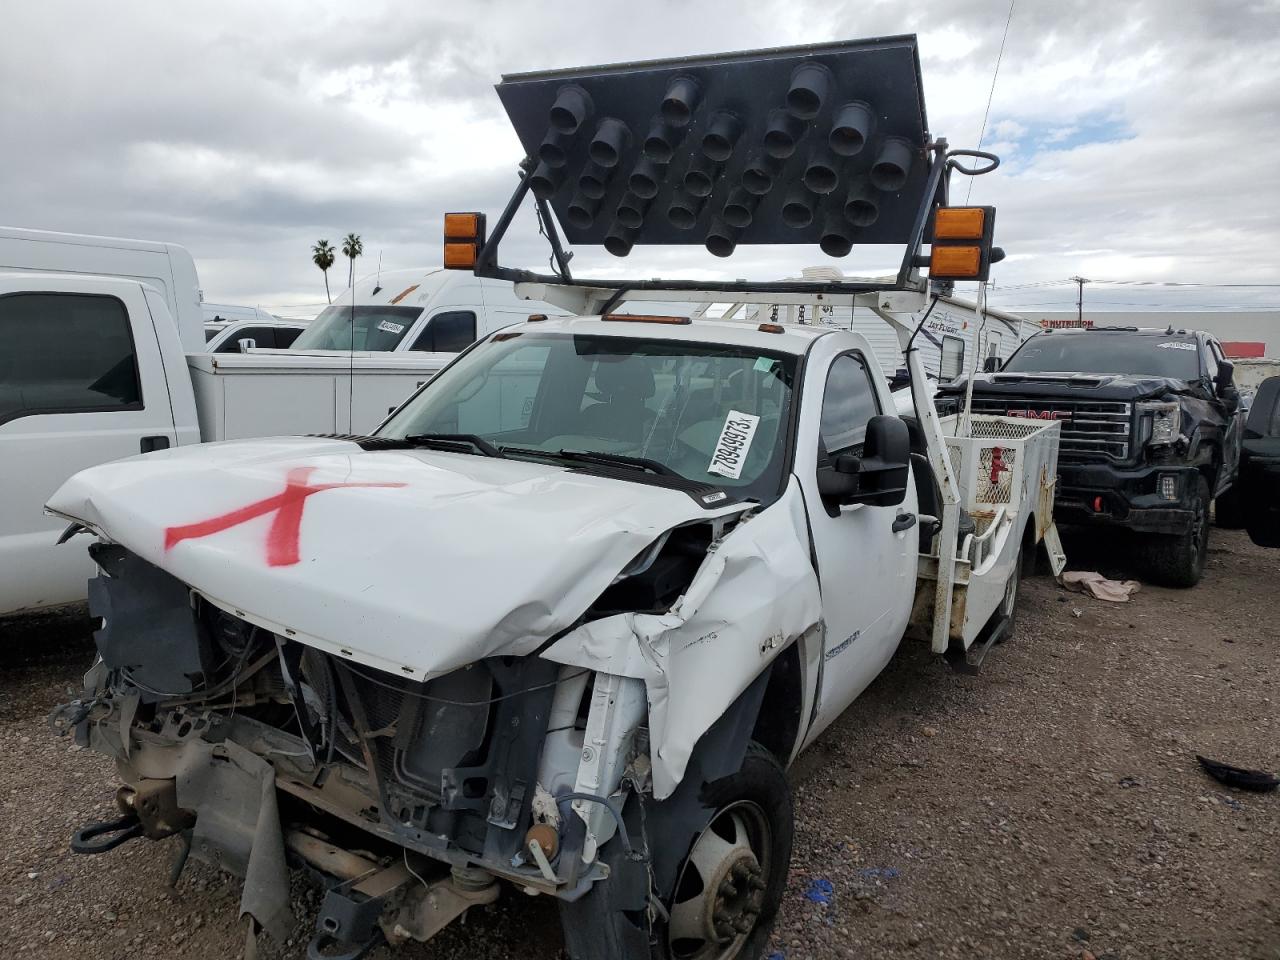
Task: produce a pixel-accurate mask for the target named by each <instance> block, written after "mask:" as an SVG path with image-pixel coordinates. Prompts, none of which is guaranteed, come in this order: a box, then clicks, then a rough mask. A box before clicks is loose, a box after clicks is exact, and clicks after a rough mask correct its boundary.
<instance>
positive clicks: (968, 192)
mask: <svg viewBox="0 0 1280 960" xmlns="http://www.w3.org/2000/svg"><path fill="white" fill-rule="evenodd" d="M1017 2H1018V0H1009V15H1008V16H1007V17H1005V19H1004V35H1003V36H1002V37H1001V38H1000V52H999V53H997V54H996V68H995V70H993V71H992V73H991V89H990V90H989V91H987V109H986V110H984V111H983V112H982V130H981V131H980V132H979V133H978V149H979V150H981V149H982V141H983V138H985V137H986V135H987V118H988V117H990V116H991V101H992V99H993V98H994V97H995V95H996V78H997V77H999V76H1000V61H1001V60H1003V59H1004V44H1005V41H1006V40H1008V39H1009V24H1010V23H1012V22H1013V5H1014V4H1015V3H1017ZM975 179H976V178H975V177H970V178H969V189H967V190H966V191H965V193H964V202H965V203H966V204H968V202H969V196H970V195H971V194H972V193H973V181H974V180H975Z"/></svg>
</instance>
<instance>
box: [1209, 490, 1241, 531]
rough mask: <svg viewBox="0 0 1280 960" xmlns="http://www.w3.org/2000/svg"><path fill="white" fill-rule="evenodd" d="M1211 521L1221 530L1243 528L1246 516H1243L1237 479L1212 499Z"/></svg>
mask: <svg viewBox="0 0 1280 960" xmlns="http://www.w3.org/2000/svg"><path fill="white" fill-rule="evenodd" d="M1213 522H1214V523H1215V524H1217V525H1218V526H1219V527H1221V528H1222V529H1223V530H1243V529H1244V527H1245V524H1246V523H1247V522H1248V518H1247V517H1246V516H1245V508H1244V497H1242V496H1241V495H1240V483H1239V481H1237V482H1236V483H1234V484H1232V485H1231V489H1229V490H1228V491H1227V492H1226V493H1224V494H1222V496H1220V497H1218V499H1216V500H1214V501H1213Z"/></svg>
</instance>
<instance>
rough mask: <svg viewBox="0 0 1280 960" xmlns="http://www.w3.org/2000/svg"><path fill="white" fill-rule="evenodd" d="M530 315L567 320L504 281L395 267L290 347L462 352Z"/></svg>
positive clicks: (345, 297) (334, 307) (346, 298)
mask: <svg viewBox="0 0 1280 960" xmlns="http://www.w3.org/2000/svg"><path fill="white" fill-rule="evenodd" d="M353 303H354V306H353ZM531 313H543V314H546V315H547V316H567V315H568V314H567V312H566V311H564V310H562V309H560V308H559V307H556V306H553V305H551V304H549V303H543V302H542V301H539V300H521V299H520V298H519V297H517V296H516V295H515V290H514V288H513V286H512V285H511V284H510V283H508V282H507V281H505V280H490V279H485V278H481V277H476V276H473V275H472V274H470V273H464V272H462V271H460V270H441V269H423V268H419V269H415V270H389V271H384V272H383V273H382V274H381V275H380V276H371V277H366V278H364V279H363V280H359V281H357V282H356V285H355V287H354V289H352V290H348V291H346V292H345V293H343V294H342V296H340V297H339V298H338V301H337V303H334V304H331V305H330V306H328V307H325V309H324V310H322V311H321V312H320V314H319V316H317V317H316V318H315V319H314V320H312V321H311V323H310V324H308V325H307V329H306V330H305V331H304V332H303V333H302V334H301V335H300V336H299V337H298V339H297V340H295V341H294V342H293V346H291V347H290V348H289V349H290V350H291V351H294V352H304V353H315V352H318V351H331V350H340V351H342V353H344V354H346V353H347V352H348V351H350V350H354V351H356V352H367V353H383V352H387V353H406V352H416V353H457V352H459V351H460V350H463V349H465V348H466V347H468V346H470V345H471V344H472V343H474V342H475V341H476V340H478V339H480V338H481V337H484V336H486V335H488V334H490V333H492V332H493V331H494V330H498V329H500V328H502V327H508V326H510V325H511V324H513V323H523V322H524V321H525V320H526V319H528V317H529V314H531Z"/></svg>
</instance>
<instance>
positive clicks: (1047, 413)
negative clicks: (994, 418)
mask: <svg viewBox="0 0 1280 960" xmlns="http://www.w3.org/2000/svg"><path fill="white" fill-rule="evenodd" d="M1005 416H1008V417H1023V418H1025V419H1028V420H1070V419H1071V413H1070V411H1067V410H1009V411H1006V413H1005Z"/></svg>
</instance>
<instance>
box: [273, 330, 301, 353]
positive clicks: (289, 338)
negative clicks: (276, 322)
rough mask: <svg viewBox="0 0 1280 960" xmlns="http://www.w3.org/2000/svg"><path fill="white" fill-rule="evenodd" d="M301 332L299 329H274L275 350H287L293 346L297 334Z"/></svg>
mask: <svg viewBox="0 0 1280 960" xmlns="http://www.w3.org/2000/svg"><path fill="white" fill-rule="evenodd" d="M301 332H302V328H301V327H276V328H275V334H276V349H277V350H288V349H289V348H290V347H292V346H293V341H295V340H297V339H298V334H300V333H301Z"/></svg>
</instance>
